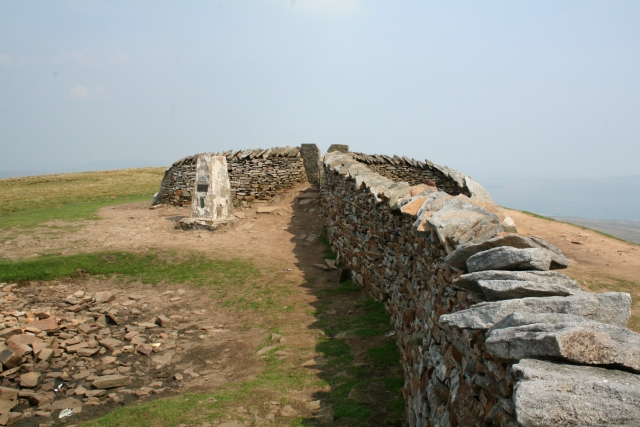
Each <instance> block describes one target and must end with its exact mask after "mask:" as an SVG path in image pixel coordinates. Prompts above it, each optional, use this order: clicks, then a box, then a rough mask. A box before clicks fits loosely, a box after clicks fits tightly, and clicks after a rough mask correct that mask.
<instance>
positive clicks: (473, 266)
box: [467, 246, 551, 273]
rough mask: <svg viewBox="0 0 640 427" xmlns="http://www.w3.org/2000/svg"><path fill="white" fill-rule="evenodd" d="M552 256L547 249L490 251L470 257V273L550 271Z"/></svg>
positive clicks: (504, 247) (506, 248)
mask: <svg viewBox="0 0 640 427" xmlns="http://www.w3.org/2000/svg"><path fill="white" fill-rule="evenodd" d="M550 266H551V254H550V253H549V251H547V250H546V249H539V248H529V249H516V248H512V247H510V246H502V247H499V248H493V249H489V250H486V251H483V252H478V253H477V254H475V255H473V256H471V257H469V259H467V269H468V270H469V272H470V273H474V272H476V271H484V270H542V271H544V270H549V268H550Z"/></svg>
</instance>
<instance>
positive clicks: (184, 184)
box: [154, 147, 307, 205]
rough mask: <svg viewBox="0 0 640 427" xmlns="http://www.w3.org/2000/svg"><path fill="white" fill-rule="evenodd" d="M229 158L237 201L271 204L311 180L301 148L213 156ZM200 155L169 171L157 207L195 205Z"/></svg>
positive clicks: (229, 169) (186, 159)
mask: <svg viewBox="0 0 640 427" xmlns="http://www.w3.org/2000/svg"><path fill="white" fill-rule="evenodd" d="M212 154H213V155H217V156H225V157H226V158H227V162H228V163H227V165H228V171H229V181H230V184H231V193H232V195H233V198H234V199H235V200H236V201H238V202H239V201H246V202H251V201H254V200H270V199H271V198H273V196H275V195H276V193H277V192H278V191H280V190H283V189H287V188H291V187H293V186H294V185H296V184H297V183H300V182H303V181H305V180H306V179H307V176H306V174H305V169H304V164H303V159H302V156H301V155H300V148H299V147H277V148H269V149H266V150H263V149H261V148H258V149H248V150H238V151H225V152H223V153H212ZM197 157H198V156H197V155H195V156H190V157H185V158H183V159H180V160H178V161H177V162H175V163H174V164H173V165H172V166H171V167H170V168H169V169H167V170H166V171H165V174H164V178H163V179H162V184H161V185H160V191H159V192H158V194H156V196H155V198H154V203H173V204H178V205H183V204H188V203H190V202H191V191H193V182H194V179H195V166H196V159H197Z"/></svg>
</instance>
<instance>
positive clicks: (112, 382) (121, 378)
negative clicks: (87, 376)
mask: <svg viewBox="0 0 640 427" xmlns="http://www.w3.org/2000/svg"><path fill="white" fill-rule="evenodd" d="M130 382H131V377H128V376H126V375H117V374H116V375H104V376H101V377H98V378H97V379H96V380H95V381H94V382H93V386H94V387H95V388H114V387H121V386H123V385H127V384H129V383H130Z"/></svg>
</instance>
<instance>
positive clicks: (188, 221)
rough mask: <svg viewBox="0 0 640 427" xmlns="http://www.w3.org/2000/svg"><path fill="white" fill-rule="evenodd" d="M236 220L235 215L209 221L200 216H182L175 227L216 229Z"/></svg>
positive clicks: (181, 228)
mask: <svg viewBox="0 0 640 427" xmlns="http://www.w3.org/2000/svg"><path fill="white" fill-rule="evenodd" d="M236 221H237V219H236V218H235V217H231V218H229V220H226V221H208V220H205V219H198V218H182V219H181V220H180V221H178V222H176V225H175V228H177V229H180V230H206V231H215V230H217V229H219V228H222V227H226V226H228V225H230V224H233V223H234V222H236Z"/></svg>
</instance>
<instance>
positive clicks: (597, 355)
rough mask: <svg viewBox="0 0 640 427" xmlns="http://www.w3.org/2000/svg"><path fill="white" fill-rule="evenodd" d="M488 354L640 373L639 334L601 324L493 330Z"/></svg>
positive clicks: (487, 342)
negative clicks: (557, 361) (560, 361)
mask: <svg viewBox="0 0 640 427" xmlns="http://www.w3.org/2000/svg"><path fill="white" fill-rule="evenodd" d="M485 346H486V348H487V351H488V352H489V353H490V354H492V355H493V356H495V357H497V358H498V359H500V360H502V361H506V362H511V361H514V360H521V359H537V358H542V359H548V358H559V359H564V360H568V361H570V362H574V363H581V364H587V365H618V366H620V367H624V368H625V369H628V370H632V371H634V372H640V334H636V333H635V332H632V331H629V330H628V329H625V328H621V327H618V326H612V325H607V324H605V323H598V322H563V323H555V324H549V323H534V324H531V325H522V326H517V327H513V328H504V329H496V328H493V329H492V330H491V331H490V332H489V334H488V335H487V339H486V341H485Z"/></svg>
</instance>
